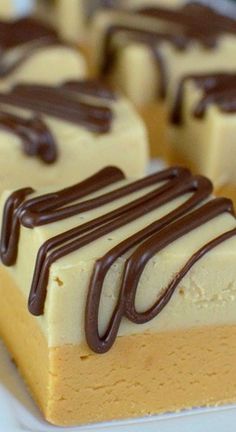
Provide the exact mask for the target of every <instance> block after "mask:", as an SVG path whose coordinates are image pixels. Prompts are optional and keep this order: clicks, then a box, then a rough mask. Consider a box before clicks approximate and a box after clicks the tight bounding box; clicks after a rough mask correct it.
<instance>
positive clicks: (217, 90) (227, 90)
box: [170, 72, 236, 125]
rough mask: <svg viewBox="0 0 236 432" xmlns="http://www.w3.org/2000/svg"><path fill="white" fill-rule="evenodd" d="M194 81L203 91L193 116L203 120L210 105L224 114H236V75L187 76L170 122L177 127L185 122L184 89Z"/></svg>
mask: <svg viewBox="0 0 236 432" xmlns="http://www.w3.org/2000/svg"><path fill="white" fill-rule="evenodd" d="M189 80H190V81H193V82H194V84H195V85H196V86H197V87H198V88H199V89H200V90H201V92H202V94H201V97H200V100H199V101H198V102H197V104H196V106H195V107H194V110H193V113H192V114H193V116H194V117H196V118H200V119H201V118H202V117H203V116H204V114H205V112H206V110H207V108H208V107H209V106H210V105H217V106H218V108H219V109H220V110H221V111H222V112H224V113H235V112H236V74H235V73H221V72H220V73H213V74H198V75H187V76H185V77H184V78H183V79H182V80H181V82H180V84H179V87H178V90H177V94H176V99H175V102H174V105H173V110H172V113H171V116H170V121H171V122H172V123H173V124H175V125H181V124H182V122H183V118H182V112H183V98H184V87H185V84H186V82H187V81H189Z"/></svg>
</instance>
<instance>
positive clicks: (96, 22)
mask: <svg viewBox="0 0 236 432" xmlns="http://www.w3.org/2000/svg"><path fill="white" fill-rule="evenodd" d="M209 22H210V23H211V25H210V26H209ZM92 29H93V56H94V58H95V62H96V65H97V70H98V71H100V73H101V74H105V75H107V76H109V78H110V79H111V80H112V82H113V83H115V85H116V86H117V87H119V88H120V89H122V90H123V91H124V93H125V94H126V95H128V97H129V98H130V99H131V100H133V101H134V102H135V104H136V105H137V106H138V107H139V109H140V110H141V112H142V113H144V117H145V119H146V121H147V124H148V125H149V126H150V128H151V129H152V131H153V132H154V133H151V134H150V137H151V141H152V144H153V141H154V145H152V147H154V146H156V153H159V154H160V153H163V147H164V146H166V143H167V141H168V137H167V135H166V103H167V106H169V105H171V104H172V101H173V98H174V96H175V93H176V89H177V86H178V83H179V81H180V80H181V79H182V78H183V76H185V75H186V74H190V73H197V72H209V71H215V70H216V69H217V68H222V67H223V68H224V70H226V71H232V70H234V69H235V67H236V43H235V42H236V21H235V20H233V19H230V18H227V17H224V16H223V15H220V14H219V13H217V12H216V11H214V10H213V9H210V8H208V7H206V6H203V5H200V4H196V3H190V4H187V5H185V6H182V7H181V8H178V9H173V8H167V7H161V6H159V7H157V6H156V7H151V6H150V7H148V6H146V7H143V8H141V9H138V10H137V9H135V10H133V11H124V10H121V9H108V10H104V11H101V12H98V13H97V14H96V15H95V17H94V19H93V22H92ZM154 110H156V112H155V114H154V115H153V112H154ZM163 128H164V130H163ZM153 135H154V138H153ZM162 144H163V145H162ZM158 145H159V148H157V146H158ZM154 150H155V148H154ZM164 153H165V151H164Z"/></svg>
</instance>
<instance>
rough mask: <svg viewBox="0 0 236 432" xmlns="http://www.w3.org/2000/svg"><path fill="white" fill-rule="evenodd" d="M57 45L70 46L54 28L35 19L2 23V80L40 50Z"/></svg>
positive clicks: (0, 31)
mask: <svg viewBox="0 0 236 432" xmlns="http://www.w3.org/2000/svg"><path fill="white" fill-rule="evenodd" d="M57 45H60V46H63V45H65V46H68V44H65V43H64V42H62V41H61V40H60V39H59V37H58V34H57V32H56V31H55V30H54V29H53V28H52V27H50V26H47V25H45V24H43V23H41V22H40V21H37V20H35V19H33V18H21V19H19V20H16V21H0V51H1V55H0V78H6V77H7V76H8V75H9V74H11V73H12V72H15V71H16V70H17V69H18V67H20V66H21V65H22V64H23V63H24V62H25V61H26V60H27V59H28V58H30V57H31V56H32V55H33V54H34V53H35V52H36V51H37V50H38V49H41V48H44V47H48V46H57ZM17 49H18V50H17ZM13 50H14V56H13V55H12V53H13ZM9 55H10V56H9Z"/></svg>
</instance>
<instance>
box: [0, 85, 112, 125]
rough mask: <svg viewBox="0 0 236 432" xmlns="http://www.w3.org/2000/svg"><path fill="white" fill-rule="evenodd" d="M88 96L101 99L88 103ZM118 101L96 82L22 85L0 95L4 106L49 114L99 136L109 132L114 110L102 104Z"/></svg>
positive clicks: (0, 101)
mask: <svg viewBox="0 0 236 432" xmlns="http://www.w3.org/2000/svg"><path fill="white" fill-rule="evenodd" d="M86 95H87V96H93V97H94V98H96V99H98V100H97V101H96V102H94V101H93V100H92V98H91V99H90V100H89V101H88V100H86V102H84V96H86ZM114 98H115V97H114V94H113V93H112V91H111V90H110V89H109V88H106V87H105V86H104V85H103V84H100V83H99V81H96V80H85V81H78V82H77V81H72V82H71V81H70V82H67V83H64V84H62V85H61V86H49V85H48V86H46V85H45V86H44V85H37V84H21V85H16V86H15V87H13V88H12V89H11V90H9V91H8V92H1V93H0V103H2V104H4V105H6V106H13V107H19V108H23V109H27V110H31V111H33V112H36V113H37V114H45V115H49V116H52V117H55V118H58V119H61V120H64V121H67V122H70V123H75V124H78V125H81V126H83V127H85V128H86V129H88V130H90V131H91V132H95V133H106V132H109V130H110V127H111V123H112V117H113V114H112V109H111V108H108V107H107V106H104V104H103V103H100V101H101V102H103V101H105V100H107V99H110V100H113V99H114ZM98 101H99V103H98Z"/></svg>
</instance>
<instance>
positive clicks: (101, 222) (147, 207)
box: [0, 167, 236, 425]
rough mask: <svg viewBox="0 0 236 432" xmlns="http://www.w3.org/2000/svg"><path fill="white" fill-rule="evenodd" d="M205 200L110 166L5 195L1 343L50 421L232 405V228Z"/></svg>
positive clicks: (197, 180) (223, 211)
mask: <svg viewBox="0 0 236 432" xmlns="http://www.w3.org/2000/svg"><path fill="white" fill-rule="evenodd" d="M211 193H212V184H211V182H210V181H209V180H207V179H206V178H204V177H201V176H192V175H191V173H190V172H189V171H188V170H187V169H184V168H178V167H175V168H169V169H167V170H165V171H161V172H159V173H155V174H153V175H151V176H149V177H144V178H143V179H141V180H138V181H134V180H129V179H125V177H124V175H123V173H122V172H121V171H120V170H119V169H117V168H114V167H108V168H105V169H103V170H102V171H100V172H98V173H97V174H95V175H93V176H92V177H90V178H88V179H87V180H85V181H83V182H81V183H79V184H77V185H74V186H72V187H70V188H68V189H63V190H61V191H58V190H55V189H51V190H49V189H47V190H45V191H37V192H34V191H33V190H32V188H31V187H30V183H29V187H28V188H24V189H21V190H18V191H12V192H11V191H8V192H5V193H3V194H2V198H1V204H0V208H1V220H2V231H1V259H2V262H3V265H2V266H1V268H0V280H1V283H0V295H1V302H0V333H1V335H2V337H3V339H4V340H5V343H6V344H7V346H8V348H9V350H10V352H11V355H12V356H13V358H14V360H15V361H16V364H17V365H18V367H19V369H20V371H21V373H22V375H23V377H24V379H25V380H26V383H27V385H28V386H29V388H30V390H31V392H32V394H33V396H34V397H35V399H36V401H37V402H38V404H39V406H40V408H41V410H42V412H43V414H44V416H45V418H46V419H47V420H48V421H49V422H51V423H54V424H57V425H73V424H79V423H80V424H81V423H90V422H97V421H104V420H111V419H121V418H128V417H137V416H144V415H150V414H153V413H159V412H166V411H178V410H180V409H183V408H190V407H195V406H205V405H207V406H208V405H219V404H223V403H229V402H233V401H235V400H236V379H235V376H236V364H235V356H236V324H235V308H236V296H235V289H236V267H235V253H236V252H235V251H236V220H235V216H234V211H233V207H232V203H231V201H230V200H228V199H225V198H216V199H215V198H214V197H213V196H212V195H211ZM27 303H28V308H27ZM199 365H201V367H199Z"/></svg>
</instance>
